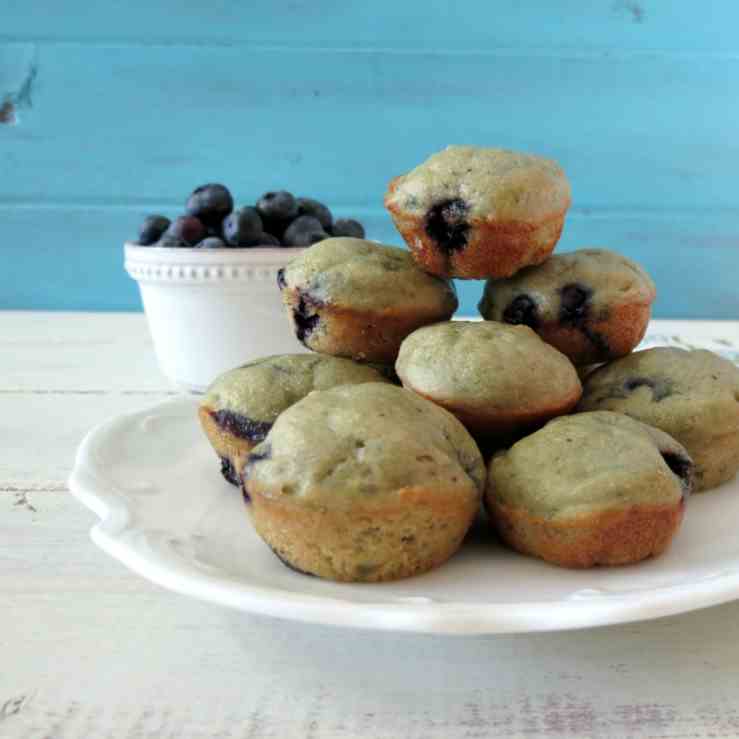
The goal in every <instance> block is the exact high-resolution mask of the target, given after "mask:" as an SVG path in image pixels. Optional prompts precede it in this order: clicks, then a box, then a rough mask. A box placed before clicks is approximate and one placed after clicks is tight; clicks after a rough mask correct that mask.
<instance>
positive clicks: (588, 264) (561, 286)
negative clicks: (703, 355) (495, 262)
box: [479, 249, 656, 365]
mask: <svg viewBox="0 0 739 739" xmlns="http://www.w3.org/2000/svg"><path fill="white" fill-rule="evenodd" d="M655 295H656V289H655V287H654V283H653V282H652V280H651V278H650V277H649V275H648V274H647V273H646V272H645V271H644V270H643V269H642V268H641V267H640V266H639V265H638V264H637V263H636V262H632V261H631V260H630V259H627V258H626V257H624V256H621V255H620V254H616V253H615V252H612V251H608V250H607V249H580V250H579V251H574V252H570V253H568V254H555V255H554V256H553V257H552V258H551V259H549V260H548V261H546V262H544V264H542V265H541V266H539V267H529V268H528V269H524V270H521V272H519V273H518V274H517V275H516V276H515V277H512V278H510V279H508V280H488V282H487V284H486V285H485V293H484V294H483V297H482V300H481V301H480V305H479V308H480V313H481V314H482V316H483V318H486V319H487V320H489V321H503V322H504V323H513V324H520V323H522V324H525V325H526V326H531V328H533V329H534V331H536V332H537V333H538V334H539V336H541V338H542V339H544V341H546V342H547V343H549V344H551V345H552V346H555V347H557V349H559V350H560V351H561V352H562V353H563V354H566V355H567V356H568V357H569V358H570V359H571V360H572V361H573V362H574V363H575V364H577V365H581V364H594V363H597V362H606V361H608V360H610V359H615V358H617V357H622V356H624V355H625V354H628V353H629V352H630V351H631V350H632V349H633V348H634V347H635V346H636V345H637V344H638V343H639V342H640V341H641V340H642V338H643V337H644V332H645V331H646V330H647V324H648V323H649V314H650V310H651V305H652V302H653V301H654V297H655Z"/></svg>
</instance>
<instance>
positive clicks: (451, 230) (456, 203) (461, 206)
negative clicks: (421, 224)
mask: <svg viewBox="0 0 739 739" xmlns="http://www.w3.org/2000/svg"><path fill="white" fill-rule="evenodd" d="M468 209H469V208H468V206H467V203H465V202H464V200H460V199H459V198H457V199H455V200H444V201H442V202H441V203H437V204H436V205H434V206H433V207H432V208H431V209H430V210H429V211H428V213H427V214H426V233H427V234H428V235H429V236H430V237H431V238H432V239H433V240H434V241H435V242H436V243H437V245H438V246H439V248H440V249H442V250H443V251H445V252H448V253H449V252H453V251H460V250H462V249H464V248H465V246H467V236H468V232H469V230H470V224H469V223H467V220H466V218H467V211H468Z"/></svg>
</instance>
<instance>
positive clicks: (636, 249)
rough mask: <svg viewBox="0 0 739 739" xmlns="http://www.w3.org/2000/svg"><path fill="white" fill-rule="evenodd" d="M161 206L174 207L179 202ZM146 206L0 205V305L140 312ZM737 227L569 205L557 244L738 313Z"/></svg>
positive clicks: (384, 223) (387, 227)
mask: <svg viewBox="0 0 739 739" xmlns="http://www.w3.org/2000/svg"><path fill="white" fill-rule="evenodd" d="M251 197H254V195H252V196H251ZM164 210H165V212H166V213H168V214H170V215H174V214H175V213H176V212H177V209H176V208H175V207H168V208H167V207H165V208H164ZM146 212H147V209H146V208H145V207H142V206H131V207H130V208H129V207H120V208H112V207H96V208H80V209H71V210H70V209H67V208H66V207H58V208H42V209H36V208H8V207H1V206H0V220H1V221H2V223H3V239H2V240H1V241H0V255H2V257H3V272H2V274H1V275H0V309H1V308H26V309H39V310H49V309H66V310H94V309H105V310H140V299H139V296H138V290H137V288H136V284H135V282H134V281H133V280H131V279H130V278H129V277H128V275H127V274H126V273H125V272H124V270H123V251H122V243H123V240H124V239H125V238H126V236H131V235H132V234H133V233H134V232H135V230H136V224H137V223H138V221H139V220H140V218H141V216H142V215H143V214H144V213H146ZM337 212H338V213H339V214H342V215H344V214H345V215H350V214H355V215H358V216H359V217H360V218H361V219H362V221H363V222H364V223H365V225H366V227H367V233H368V236H369V237H371V238H375V239H378V240H380V241H383V242H385V243H390V244H400V243H401V239H400V237H399V235H398V234H397V232H396V231H395V229H394V227H393V225H392V223H391V222H390V219H389V218H388V216H387V215H386V214H385V213H384V212H383V211H381V210H379V209H375V210H363V209H361V208H359V207H356V208H351V207H348V208H343V209H339V210H338V211H337ZM738 224H739V219H738V218H737V217H736V216H735V215H734V214H733V213H730V212H699V211H685V212H681V213H674V212H669V211H668V212H660V211H649V210H624V211H617V210H616V211H614V210H597V211H584V210H582V209H575V210H574V211H573V212H572V213H571V214H570V215H569V216H568V219H567V222H566V226H565V231H564V234H563V236H562V240H561V242H560V247H559V249H560V250H570V249H575V248H581V247H584V246H593V245H597V246H603V247H607V248H612V249H615V250H617V251H622V252H623V253H625V254H627V255H628V256H630V257H632V258H634V259H637V260H638V261H640V262H641V263H643V264H644V266H645V267H646V268H647V269H648V270H649V272H650V273H651V274H652V276H653V277H654V279H655V281H656V283H657V287H658V297H657V302H656V304H655V307H654V315H655V316H656V317H658V318H696V319H698V318H700V319H736V318H737V317H739V291H737V289H736V275H737V273H738V272H739V225H738ZM17 244H23V247H22V248H18V247H17V246H16V245H17ZM457 287H458V293H459V297H460V314H462V315H474V314H476V312H477V301H478V300H479V297H480V294H481V292H482V285H481V284H480V283H479V282H477V281H471V282H458V283H457ZM132 356H134V355H132ZM24 371H25V370H24Z"/></svg>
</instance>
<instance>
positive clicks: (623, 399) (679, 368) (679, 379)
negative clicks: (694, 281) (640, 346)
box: [578, 346, 739, 446]
mask: <svg viewBox="0 0 739 739" xmlns="http://www.w3.org/2000/svg"><path fill="white" fill-rule="evenodd" d="M578 408H579V409H581V410H584V411H592V410H611V411H618V412H620V413H626V414H628V415H629V416H632V417H633V418H637V419H639V420H640V421H643V422H644V423H649V424H652V425H653V426H657V427H659V428H661V429H664V430H665V431H667V432H668V433H670V434H671V435H673V436H675V437H676V438H678V439H680V441H682V442H683V443H685V444H688V446H690V443H689V442H690V441H692V440H694V439H695V440H700V439H701V438H703V439H705V438H711V437H712V436H713V435H723V434H725V433H732V432H734V433H739V368H737V367H736V365H734V364H733V363H732V362H730V361H729V360H728V359H724V358H723V357H720V356H718V355H717V354H714V353H713V352H710V351H706V350H704V349H678V348H673V347H666V346H660V347H655V348H653V349H644V350H642V351H638V352H634V353H633V354H629V355H628V356H626V357H622V358H621V359H617V360H616V361H615V362H610V363H609V364H607V365H604V366H602V367H599V368H598V369H597V370H595V371H594V372H592V373H590V374H589V375H588V377H587V379H586V381H585V384H584V391H583V397H582V400H581V401H580V405H579V406H578Z"/></svg>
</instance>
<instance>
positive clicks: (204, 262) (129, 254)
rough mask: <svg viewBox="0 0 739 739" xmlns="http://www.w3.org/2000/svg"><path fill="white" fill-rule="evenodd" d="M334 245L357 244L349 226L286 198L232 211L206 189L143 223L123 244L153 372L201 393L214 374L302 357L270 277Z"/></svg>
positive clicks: (360, 232)
mask: <svg viewBox="0 0 739 739" xmlns="http://www.w3.org/2000/svg"><path fill="white" fill-rule="evenodd" d="M332 236H354V237H356V238H363V237H364V228H363V227H362V225H361V224H360V223H359V222H358V221H356V220H353V219H334V217H333V215H332V213H331V211H330V210H329V208H328V207H326V205H324V204H323V203H321V202H320V201H318V200H315V199H313V198H308V197H295V196H294V195H293V194H292V193H290V192H287V191H285V190H280V191H272V192H266V193H264V195H262V196H261V197H260V198H259V199H258V200H257V201H256V202H255V203H254V204H250V205H244V206H241V207H235V205H234V199H233V196H232V195H231V193H230V191H229V190H228V188H227V187H225V186H224V185H221V184H215V183H210V184H206V185H202V186H200V187H198V188H196V189H195V190H194V191H193V192H192V193H191V194H190V196H189V197H188V199H187V202H186V204H185V212H184V213H183V214H181V215H178V216H176V217H175V218H174V219H171V220H170V219H169V218H167V217H166V216H164V215H160V214H152V215H148V216H146V218H145V219H144V220H143V222H142V224H141V227H140V229H139V235H138V239H137V240H136V241H127V242H126V244H125V247H124V248H125V267H126V271H127V272H128V274H129V275H130V276H131V277H132V278H133V279H134V280H136V282H138V285H139V289H140V291H141V300H142V302H143V305H144V311H145V313H146V317H147V320H148V323H149V329H150V332H151V335H152V339H153V342H154V349H155V351H156V355H157V359H158V361H159V365H160V367H161V369H162V371H163V372H164V374H165V375H166V376H167V377H168V378H169V379H170V380H172V381H173V382H174V384H175V385H176V386H177V387H179V388H180V389H183V390H186V391H190V392H203V391H204V390H205V389H206V388H207V387H208V385H210V383H211V382H212V380H213V379H214V378H215V377H217V376H218V375H219V374H221V373H222V372H224V371H226V370H228V369H231V368H233V367H236V366H238V365H240V364H244V363H246V362H248V361H249V360H251V359H255V358H257V357H260V356H265V355H268V354H282V353H288V352H301V351H306V350H305V348H304V347H303V346H302V345H301V344H300V343H298V341H297V339H296V338H295V336H294V334H293V333H292V331H291V330H290V326H289V322H288V321H286V320H285V316H284V308H283V306H282V301H281V298H280V291H279V289H278V288H277V272H278V270H279V269H281V268H282V267H284V266H285V264H287V262H289V261H290V260H291V259H292V258H293V257H294V256H296V254H297V253H299V251H300V250H302V249H304V248H306V247H309V246H311V245H312V244H315V243H317V242H318V241H321V240H323V239H327V238H330V237H332Z"/></svg>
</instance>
